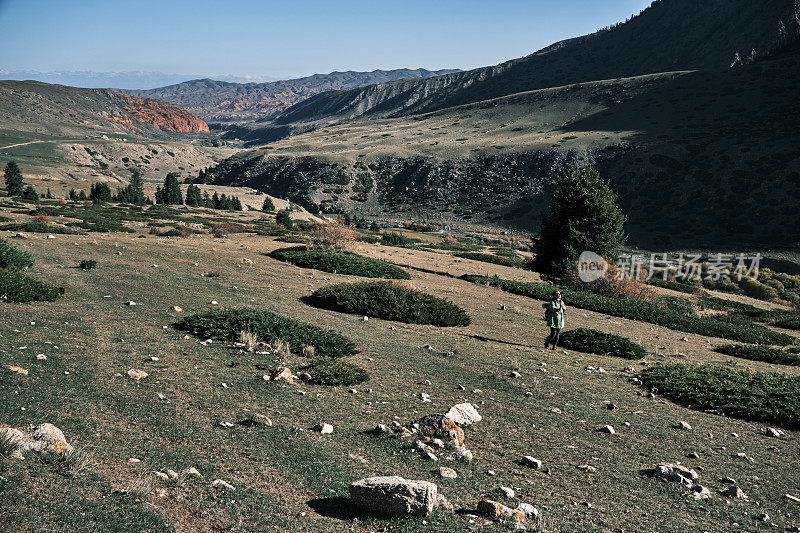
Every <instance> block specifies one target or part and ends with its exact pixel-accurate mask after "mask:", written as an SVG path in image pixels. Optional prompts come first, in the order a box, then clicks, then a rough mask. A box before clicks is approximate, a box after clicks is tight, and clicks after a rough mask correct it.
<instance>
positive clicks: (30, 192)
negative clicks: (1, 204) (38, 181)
mask: <svg viewBox="0 0 800 533" xmlns="http://www.w3.org/2000/svg"><path fill="white" fill-rule="evenodd" d="M20 197H21V198H22V199H23V200H29V201H31V202H38V201H39V193H37V192H36V189H34V188H33V186H32V185H28V186H27V187H25V190H23V191H22V194H21V195H20Z"/></svg>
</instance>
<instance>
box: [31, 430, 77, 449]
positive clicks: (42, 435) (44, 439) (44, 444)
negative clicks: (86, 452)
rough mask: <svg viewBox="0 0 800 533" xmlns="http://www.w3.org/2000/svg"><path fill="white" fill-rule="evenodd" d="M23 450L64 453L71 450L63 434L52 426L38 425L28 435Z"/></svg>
mask: <svg viewBox="0 0 800 533" xmlns="http://www.w3.org/2000/svg"><path fill="white" fill-rule="evenodd" d="M30 439H31V440H30V441H29V442H27V443H26V444H25V448H26V449H28V450H33V451H37V452H55V453H64V452H68V451H70V450H71V449H72V446H70V444H69V443H68V442H67V439H66V437H64V433H63V432H62V431H61V430H60V429H58V428H57V427H56V426H54V425H53V424H47V423H45V424H40V425H38V426H36V427H35V428H34V429H33V431H32V432H31V434H30Z"/></svg>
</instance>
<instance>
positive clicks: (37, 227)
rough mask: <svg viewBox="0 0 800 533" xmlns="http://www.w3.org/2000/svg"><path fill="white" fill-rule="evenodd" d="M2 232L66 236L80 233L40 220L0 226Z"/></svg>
mask: <svg viewBox="0 0 800 533" xmlns="http://www.w3.org/2000/svg"><path fill="white" fill-rule="evenodd" d="M0 230H2V231H26V232H28V233H54V234H66V235H75V234H76V233H78V232H77V231H74V230H70V229H69V228H64V227H61V226H53V225H52V224H47V223H46V222H40V221H38V220H32V221H30V222H16V223H13V224H4V225H3V226H0Z"/></svg>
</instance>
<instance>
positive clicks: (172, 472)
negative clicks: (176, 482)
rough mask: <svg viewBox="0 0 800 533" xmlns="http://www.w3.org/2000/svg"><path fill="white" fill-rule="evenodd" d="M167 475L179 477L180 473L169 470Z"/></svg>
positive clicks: (173, 477) (172, 477)
mask: <svg viewBox="0 0 800 533" xmlns="http://www.w3.org/2000/svg"><path fill="white" fill-rule="evenodd" d="M167 475H168V476H169V478H170V479H178V473H177V472H176V471H174V470H167Z"/></svg>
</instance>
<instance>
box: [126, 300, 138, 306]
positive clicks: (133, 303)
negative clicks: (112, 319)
mask: <svg viewBox="0 0 800 533" xmlns="http://www.w3.org/2000/svg"><path fill="white" fill-rule="evenodd" d="M125 305H127V306H130V307H133V306H134V305H137V304H136V302H134V301H133V300H128V301H127V302H125Z"/></svg>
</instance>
